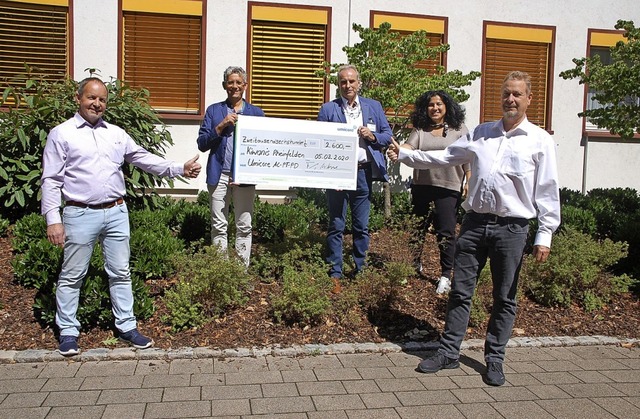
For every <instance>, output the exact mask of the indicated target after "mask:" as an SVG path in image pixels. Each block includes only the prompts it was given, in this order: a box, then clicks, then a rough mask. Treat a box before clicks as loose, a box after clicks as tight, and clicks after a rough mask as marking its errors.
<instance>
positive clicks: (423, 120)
mask: <svg viewBox="0 0 640 419" xmlns="http://www.w3.org/2000/svg"><path fill="white" fill-rule="evenodd" d="M434 96H439V97H440V99H442V103H444V106H445V107H446V108H447V112H446V113H445V115H444V121H445V122H446V123H447V125H448V126H449V127H450V128H453V129H460V127H461V126H462V124H463V123H464V118H465V110H464V108H463V107H462V106H460V105H459V104H458V102H456V101H455V100H454V99H453V98H452V97H451V95H449V93H447V92H445V91H444V90H429V91H427V92H425V93H423V94H422V95H420V96H419V97H418V99H416V103H415V106H414V109H413V112H412V113H411V116H410V119H411V123H412V124H413V126H414V128H419V129H423V130H424V129H427V128H428V127H429V125H431V124H433V120H432V119H431V118H430V117H429V113H428V112H427V108H428V106H429V101H431V98H433V97H434Z"/></svg>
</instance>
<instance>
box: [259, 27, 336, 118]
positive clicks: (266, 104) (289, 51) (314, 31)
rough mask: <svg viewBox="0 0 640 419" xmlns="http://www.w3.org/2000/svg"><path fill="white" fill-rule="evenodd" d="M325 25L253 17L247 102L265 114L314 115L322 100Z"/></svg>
mask: <svg viewBox="0 0 640 419" xmlns="http://www.w3.org/2000/svg"><path fill="white" fill-rule="evenodd" d="M326 36H327V33H326V25H320V24H306V23H286V22H273V21H253V22H252V24H251V63H250V74H249V84H250V88H249V93H250V102H251V103H252V104H254V105H256V106H259V107H261V108H262V110H264V112H265V114H266V115H267V116H271V117H280V118H298V119H315V118H316V116H317V114H318V109H320V106H322V103H323V102H324V80H323V79H322V78H321V77H317V76H316V75H315V74H314V72H315V71H316V70H319V69H321V68H322V64H323V62H324V60H325V50H326V42H325V39H326Z"/></svg>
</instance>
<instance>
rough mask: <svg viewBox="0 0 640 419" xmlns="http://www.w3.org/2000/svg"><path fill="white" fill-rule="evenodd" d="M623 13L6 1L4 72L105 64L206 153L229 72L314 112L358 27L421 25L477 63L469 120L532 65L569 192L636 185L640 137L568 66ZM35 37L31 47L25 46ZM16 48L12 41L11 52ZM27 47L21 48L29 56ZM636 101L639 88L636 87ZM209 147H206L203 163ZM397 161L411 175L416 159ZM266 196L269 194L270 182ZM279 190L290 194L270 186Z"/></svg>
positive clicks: (589, 7) (521, 5) (304, 113)
mask: <svg viewBox="0 0 640 419" xmlns="http://www.w3.org/2000/svg"><path fill="white" fill-rule="evenodd" d="M618 19H624V20H633V21H634V22H636V24H640V3H639V2H638V1H637V0H565V1H562V2H557V1H554V0H539V1H536V2H530V1H524V0H515V1H505V0H495V1H486V2H480V1H475V0H458V1H454V2H451V3H449V2H428V1H425V0H404V1H401V2H400V1H395V0H322V1H320V0H280V1H260V0H254V1H247V0H10V1H9V0H0V49H2V50H3V54H2V55H3V56H5V57H8V58H6V59H5V58H3V59H0V79H2V78H5V77H9V76H10V75H11V73H12V72H16V71H20V65H19V64H20V62H21V61H27V62H29V63H30V64H32V65H35V66H38V67H40V68H43V69H44V70H45V71H49V72H51V74H52V75H53V76H54V77H55V76H56V75H57V76H61V75H64V74H69V75H71V76H72V77H73V78H75V79H76V80H80V79H82V78H84V77H86V76H88V75H89V72H88V69H97V70H99V75H100V76H101V77H102V78H103V79H104V80H109V79H111V78H121V79H124V80H126V81H127V82H129V83H130V84H132V85H136V86H144V87H146V88H148V89H149V90H150V92H151V100H150V101H151V104H152V106H154V108H155V109H156V110H157V111H158V112H159V113H160V114H161V115H162V117H163V120H164V121H165V122H166V123H167V125H168V126H169V130H170V132H171V134H172V138H173V140H174V143H175V145H174V146H173V147H172V148H170V149H169V150H168V151H167V157H168V158H171V159H175V160H177V161H184V160H186V159H188V158H190V157H192V156H193V154H194V151H197V147H196V138H197V133H198V128H199V125H200V122H201V119H202V116H203V114H204V111H205V109H206V107H207V106H208V105H210V104H211V103H214V102H218V101H221V100H224V99H225V97H226V94H225V91H224V90H223V89H222V87H221V81H222V80H221V79H222V74H223V70H224V69H225V68H226V67H227V66H230V65H239V66H242V67H244V68H246V69H247V70H248V72H249V75H250V83H249V87H248V89H247V99H248V100H249V101H251V102H252V103H254V104H256V105H258V106H261V107H262V108H263V109H264V110H265V113H266V115H267V116H272V117H284V118H303V119H315V115H316V114H317V111H318V109H319V107H320V105H321V104H322V103H323V102H324V101H326V100H330V99H332V98H333V95H334V92H335V89H334V87H332V86H328V85H327V84H326V83H325V82H324V81H323V80H321V79H319V78H317V77H315V76H314V75H313V71H314V70H316V69H318V68H319V67H320V66H321V64H322V62H323V61H325V60H326V61H329V62H344V61H345V60H346V56H345V54H344V52H343V51H342V47H343V46H347V45H348V46H352V45H354V44H355V43H357V42H358V41H359V40H358V39H357V34H356V33H355V32H354V31H353V30H352V24H353V23H358V24H360V25H362V26H365V27H377V26H378V25H379V24H380V23H382V22H390V23H391V26H392V29H394V30H399V31H403V32H411V31H415V30H418V29H423V30H426V31H427V32H428V33H429V36H430V39H431V40H432V42H443V43H448V44H449V45H450V50H449V51H448V52H447V53H446V54H444V55H443V56H441V57H439V58H438V60H439V62H437V63H436V64H440V65H443V66H444V67H445V68H446V69H447V70H448V71H451V70H460V71H462V72H463V73H468V72H470V71H480V72H482V74H483V76H482V77H481V78H480V79H477V80H476V81H475V82H474V83H473V84H472V85H471V86H470V87H468V88H467V89H466V90H467V92H468V93H469V94H470V98H469V100H468V101H467V102H465V103H464V104H463V105H464V106H465V108H466V111H467V126H469V127H470V128H471V127H473V126H475V125H476V124H478V123H481V122H484V121H488V120H494V119H498V118H499V117H500V108H499V94H500V93H499V87H500V86H499V85H500V82H501V80H502V77H504V75H505V74H506V73H507V72H509V71H511V70H524V71H527V72H529V73H530V74H531V75H532V76H533V82H534V83H533V94H534V97H533V104H532V106H531V108H530V111H529V118H530V119H531V120H532V121H534V122H535V123H536V124H538V125H540V126H541V127H543V128H544V129H546V130H547V131H549V132H550V133H552V135H553V137H554V139H555V141H556V144H557V147H558V148H557V150H558V165H559V173H560V183H561V185H562V186H563V187H567V188H570V189H574V190H584V191H586V190H590V189H593V188H610V187H631V188H634V189H636V190H640V177H638V176H637V169H636V165H635V164H634V163H636V162H637V161H640V142H638V141H637V140H634V141H628V142H622V141H620V140H619V139H617V138H615V137H612V136H610V135H609V134H608V133H607V132H606V131H604V132H603V131H602V130H599V129H598V128H597V127H595V126H592V125H590V124H589V122H588V121H584V120H583V119H582V118H579V117H578V116H577V114H578V113H579V112H581V111H582V110H584V109H585V108H587V107H591V106H598V104H597V103H594V102H593V101H592V100H590V97H591V94H592V93H593V92H589V91H588V90H587V89H586V88H585V86H582V85H579V84H578V82H577V80H563V79H562V78H560V77H559V73H560V72H561V71H563V70H567V69H570V68H572V67H573V63H572V59H573V58H580V57H584V56H586V55H592V54H596V53H597V54H600V55H601V57H605V56H606V54H607V51H608V47H609V46H612V45H614V44H615V43H616V42H617V41H618V40H621V39H622V36H621V33H620V32H617V31H615V30H613V27H614V25H615V23H616V21H617V20H618ZM25 45H26V46H25ZM7 51H8V52H7ZM21 54H22V55H21ZM636 100H637V98H636ZM205 157H206V156H201V159H202V161H205V160H206V159H205ZM405 169H406V168H403V169H402V171H401V175H402V176H408V175H409V174H410V173H411V172H410V170H405ZM200 190H206V185H205V177H204V176H200V178H198V179H195V180H192V181H190V182H189V183H187V184H179V183H178V184H176V189H174V190H172V191H170V193H172V194H173V195H177V196H180V195H186V196H189V195H191V196H192V195H194V194H196V193H197V192H198V191H200ZM265 193H266V192H265ZM278 193H283V192H282V191H279V192H275V194H278Z"/></svg>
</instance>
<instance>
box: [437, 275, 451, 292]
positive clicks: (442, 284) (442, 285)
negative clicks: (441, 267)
mask: <svg viewBox="0 0 640 419" xmlns="http://www.w3.org/2000/svg"><path fill="white" fill-rule="evenodd" d="M449 291H451V280H450V279H449V278H447V277H446V276H441V277H440V280H439V281H438V288H436V294H447V293H448V292H449Z"/></svg>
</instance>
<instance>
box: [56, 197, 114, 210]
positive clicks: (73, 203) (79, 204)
mask: <svg viewBox="0 0 640 419" xmlns="http://www.w3.org/2000/svg"><path fill="white" fill-rule="evenodd" d="M122 204H124V199H122V198H118V199H116V200H115V201H111V202H104V203H102V204H96V205H89V204H85V203H84V202H76V201H66V202H65V205H70V206H72V207H80V208H90V209H96V210H97V209H107V208H113V207H115V206H116V205H122Z"/></svg>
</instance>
